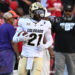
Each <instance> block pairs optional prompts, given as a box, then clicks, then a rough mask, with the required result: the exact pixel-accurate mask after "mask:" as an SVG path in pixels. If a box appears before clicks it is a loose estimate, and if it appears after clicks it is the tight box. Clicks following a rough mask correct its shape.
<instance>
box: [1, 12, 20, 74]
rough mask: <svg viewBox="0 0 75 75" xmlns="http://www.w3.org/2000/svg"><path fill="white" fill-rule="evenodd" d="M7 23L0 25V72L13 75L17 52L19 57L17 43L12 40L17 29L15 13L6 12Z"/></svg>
mask: <svg viewBox="0 0 75 75" xmlns="http://www.w3.org/2000/svg"><path fill="white" fill-rule="evenodd" d="M3 18H4V20H5V23H4V24H2V25H1V26H0V35H1V36H0V74H1V75H11V74H12V72H13V69H14V61H15V53H16V55H17V58H19V52H18V49H17V45H16V44H15V43H13V42H12V38H13V36H14V34H15V29H14V27H13V26H12V24H13V22H14V18H13V15H12V14H11V13H9V12H6V13H4V15H3Z"/></svg>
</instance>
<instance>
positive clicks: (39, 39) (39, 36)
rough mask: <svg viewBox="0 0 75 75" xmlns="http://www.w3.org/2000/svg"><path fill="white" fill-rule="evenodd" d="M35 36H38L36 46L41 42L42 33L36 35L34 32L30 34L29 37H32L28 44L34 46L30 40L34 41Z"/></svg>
mask: <svg viewBox="0 0 75 75" xmlns="http://www.w3.org/2000/svg"><path fill="white" fill-rule="evenodd" d="M37 36H38V42H37V46H38V45H39V44H40V42H41V38H42V34H39V35H36V34H35V33H33V34H31V35H30V37H32V39H30V40H29V41H28V45H31V46H35V44H34V43H32V41H34V40H35V39H36V38H37Z"/></svg>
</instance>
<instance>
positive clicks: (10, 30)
mask: <svg viewBox="0 0 75 75" xmlns="http://www.w3.org/2000/svg"><path fill="white" fill-rule="evenodd" d="M8 33H9V40H12V39H13V36H14V34H15V28H14V26H9V29H8Z"/></svg>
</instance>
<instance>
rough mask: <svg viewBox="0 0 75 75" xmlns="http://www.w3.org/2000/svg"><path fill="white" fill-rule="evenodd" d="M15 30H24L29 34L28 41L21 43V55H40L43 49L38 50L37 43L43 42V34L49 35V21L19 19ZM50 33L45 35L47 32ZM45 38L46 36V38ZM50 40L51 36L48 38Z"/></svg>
mask: <svg viewBox="0 0 75 75" xmlns="http://www.w3.org/2000/svg"><path fill="white" fill-rule="evenodd" d="M18 25H19V27H18V29H17V31H19V32H20V31H25V32H27V33H28V35H29V40H28V42H24V43H23V47H22V53H21V55H23V56H25V57H42V56H43V50H42V51H39V49H38V45H40V44H43V39H44V36H49V35H51V23H50V22H49V21H46V20H41V21H39V22H37V23H36V22H35V21H34V20H32V19H28V18H26V19H22V18H21V19H19V22H18ZM48 31H50V34H48V35H47V32H48ZM46 39H47V38H46ZM49 39H50V40H52V38H49Z"/></svg>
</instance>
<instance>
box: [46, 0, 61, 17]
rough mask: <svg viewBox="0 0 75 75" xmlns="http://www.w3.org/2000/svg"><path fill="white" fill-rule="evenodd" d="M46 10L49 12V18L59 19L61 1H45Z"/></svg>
mask: <svg viewBox="0 0 75 75" xmlns="http://www.w3.org/2000/svg"><path fill="white" fill-rule="evenodd" d="M47 5H48V6H47V9H48V11H50V12H51V16H55V17H61V11H62V2H61V0H47Z"/></svg>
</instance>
